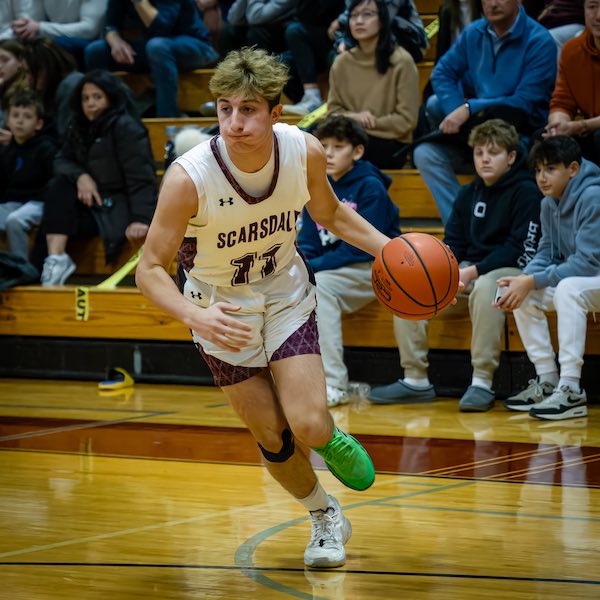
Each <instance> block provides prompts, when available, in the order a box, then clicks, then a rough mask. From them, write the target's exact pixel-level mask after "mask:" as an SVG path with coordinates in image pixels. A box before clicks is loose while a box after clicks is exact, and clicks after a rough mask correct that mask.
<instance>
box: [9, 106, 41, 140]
mask: <svg viewBox="0 0 600 600" xmlns="http://www.w3.org/2000/svg"><path fill="white" fill-rule="evenodd" d="M43 124H44V122H43V121H42V119H40V118H39V117H38V114H37V110H36V109H35V107H34V106H11V107H10V110H9V111H8V118H7V119H6V125H7V127H8V129H10V131H11V132H12V134H13V135H14V136H15V140H17V142H19V143H20V144H22V143H23V142H25V141H27V140H28V139H29V138H31V137H33V135H34V134H35V132H36V131H38V130H39V129H41V128H42V125H43Z"/></svg>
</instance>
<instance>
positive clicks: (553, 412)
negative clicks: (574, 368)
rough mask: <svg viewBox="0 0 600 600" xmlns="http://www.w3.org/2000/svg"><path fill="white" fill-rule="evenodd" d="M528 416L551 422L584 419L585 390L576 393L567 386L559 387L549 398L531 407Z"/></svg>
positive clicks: (585, 412)
mask: <svg viewBox="0 0 600 600" xmlns="http://www.w3.org/2000/svg"><path fill="white" fill-rule="evenodd" d="M529 414H530V415H531V416H532V417H537V418H538V419H548V420H551V421H560V420H562V419H574V418H575V417H586V416H587V414H588V410H587V396H586V394H585V390H581V392H580V393H577V392H574V391H573V390H572V389H571V388H570V387H569V386H567V385H561V386H560V387H559V388H556V389H555V390H554V392H552V395H551V396H548V397H547V398H545V399H544V400H542V401H541V402H538V403H537V404H536V405H535V406H533V408H532V409H531V410H530V411H529Z"/></svg>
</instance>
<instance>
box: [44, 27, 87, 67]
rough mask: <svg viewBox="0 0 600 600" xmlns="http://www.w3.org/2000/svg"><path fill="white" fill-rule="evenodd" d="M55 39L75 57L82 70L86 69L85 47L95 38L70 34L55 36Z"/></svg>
mask: <svg viewBox="0 0 600 600" xmlns="http://www.w3.org/2000/svg"><path fill="white" fill-rule="evenodd" d="M53 39H54V41H55V42H56V43H57V44H58V45H59V46H60V47H61V48H64V49H65V50H66V51H67V52H69V53H70V54H71V55H73V56H74V57H75V60H77V65H78V67H79V69H80V70H81V71H85V49H86V48H87V47H88V45H89V44H91V43H92V41H93V40H87V39H84V38H78V37H70V36H68V35H57V36H54V38H53Z"/></svg>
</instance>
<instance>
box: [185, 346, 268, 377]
mask: <svg viewBox="0 0 600 600" xmlns="http://www.w3.org/2000/svg"><path fill="white" fill-rule="evenodd" d="M194 345H195V346H196V348H197V349H198V352H200V354H201V356H202V358H203V359H204V360H205V362H206V364H207V365H208V368H209V369H210V371H211V373H212V375H213V378H214V380H215V385H218V386H219V387H223V386H225V385H233V384H234V383H241V382H242V381H246V379H250V378H251V377H254V376H255V375H258V374H259V373H260V372H261V371H262V370H263V369H264V368H265V367H240V366H236V365H231V364H229V363H226V362H224V361H222V360H220V359H218V358H215V357H214V356H211V355H210V354H206V352H204V350H203V349H202V346H201V345H200V344H194Z"/></svg>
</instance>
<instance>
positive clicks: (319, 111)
mask: <svg viewBox="0 0 600 600" xmlns="http://www.w3.org/2000/svg"><path fill="white" fill-rule="evenodd" d="M326 114H327V102H325V103H323V104H321V106H319V108H316V109H315V110H313V111H312V112H311V113H308V114H307V115H306V116H304V117H302V118H301V119H300V120H299V121H298V123H296V125H297V126H298V127H300V129H306V128H307V127H310V126H311V125H312V124H313V123H314V122H315V121H318V120H319V119H320V118H321V117H324V116H325V115H326Z"/></svg>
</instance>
